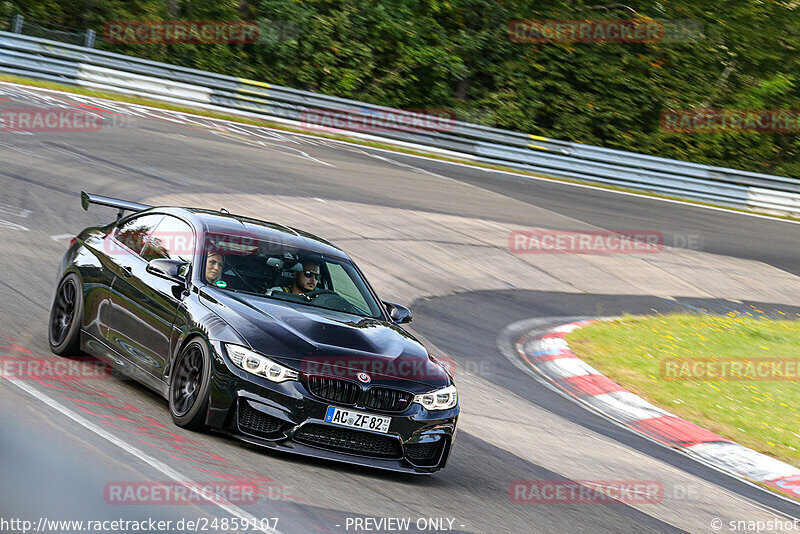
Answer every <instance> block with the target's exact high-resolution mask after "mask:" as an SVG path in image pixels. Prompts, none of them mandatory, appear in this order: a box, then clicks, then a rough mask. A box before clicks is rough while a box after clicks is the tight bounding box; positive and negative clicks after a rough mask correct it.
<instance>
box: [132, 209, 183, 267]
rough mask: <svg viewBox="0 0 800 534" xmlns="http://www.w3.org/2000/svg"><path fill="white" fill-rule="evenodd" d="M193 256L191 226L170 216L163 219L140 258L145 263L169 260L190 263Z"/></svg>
mask: <svg viewBox="0 0 800 534" xmlns="http://www.w3.org/2000/svg"><path fill="white" fill-rule="evenodd" d="M193 256H194V234H193V233H192V228H191V226H189V225H188V224H186V223H185V222H183V221H182V220H180V219H178V218H177V217H172V216H171V215H166V216H165V217H164V220H162V221H161V223H160V224H159V225H158V227H157V228H156V229H155V231H154V232H153V233H152V235H150V236H149V238H148V240H147V243H146V244H145V246H144V250H143V251H142V257H144V259H146V260H147V261H150V260H154V259H157V258H169V259H172V260H183V261H185V262H191V261H192V257H193Z"/></svg>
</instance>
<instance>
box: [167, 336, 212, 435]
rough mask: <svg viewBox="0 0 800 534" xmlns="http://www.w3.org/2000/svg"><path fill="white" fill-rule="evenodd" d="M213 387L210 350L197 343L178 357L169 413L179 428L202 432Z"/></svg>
mask: <svg viewBox="0 0 800 534" xmlns="http://www.w3.org/2000/svg"><path fill="white" fill-rule="evenodd" d="M210 383H211V358H210V357H209V354H208V347H207V346H206V344H205V343H204V342H203V341H202V340H201V339H199V338H198V339H194V340H192V341H190V342H189V343H188V344H187V345H186V346H185V347H184V348H183V350H181V353H180V354H179V355H178V359H177V360H176V361H175V367H174V369H173V372H172V380H171V381H170V385H169V411H170V413H171V415H172V421H173V422H174V423H175V424H176V425H178V426H180V427H183V428H188V429H190V430H202V429H203V427H204V426H205V416H206V411H207V409H208V390H209V385H210Z"/></svg>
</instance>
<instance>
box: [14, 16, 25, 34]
mask: <svg viewBox="0 0 800 534" xmlns="http://www.w3.org/2000/svg"><path fill="white" fill-rule="evenodd" d="M24 21H25V18H24V17H23V16H22V15H20V14H19V13H17V14H16V15H14V22H13V23H12V28H11V31H12V32H14V33H22V23H23V22H24Z"/></svg>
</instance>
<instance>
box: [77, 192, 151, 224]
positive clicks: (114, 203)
mask: <svg viewBox="0 0 800 534" xmlns="http://www.w3.org/2000/svg"><path fill="white" fill-rule="evenodd" d="M89 204H97V205H98V206H109V207H111V208H117V209H119V212H118V213H117V220H119V219H120V218H121V217H122V215H123V213H124V212H126V211H144V210H149V209H150V208H152V207H153V206H148V205H147V204H139V203H138V202H129V201H127V200H120V199H118V198H111V197H103V196H100V195H93V194H91V193H87V192H86V191H81V206H83V209H84V210H88V209H89Z"/></svg>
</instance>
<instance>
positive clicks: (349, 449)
mask: <svg viewBox="0 0 800 534" xmlns="http://www.w3.org/2000/svg"><path fill="white" fill-rule="evenodd" d="M214 352H215V354H214V358H213V361H214V370H213V371H214V372H213V373H212V377H211V390H210V399H209V410H208V415H207V418H206V424H207V425H208V426H209V427H211V428H212V429H215V430H218V431H221V432H224V433H226V434H229V435H232V436H234V437H236V438H238V439H240V440H242V441H246V442H248V443H252V444H257V445H262V446H265V447H269V448H273V449H278V450H282V451H286V452H291V453H295V454H301V455H305V456H313V457H316V458H324V459H329V460H335V461H340V462H346V463H350V464H356V465H363V466H369V467H374V468H379V469H388V470H392V471H402V472H408V473H417V474H430V473H433V472H435V471H437V470H439V469H441V468H443V467H444V466H445V464H446V462H447V458H448V456H449V454H450V450H451V449H452V445H453V439H454V437H455V433H456V423H457V421H458V413H459V406H458V405H456V406H455V407H454V408H452V409H450V410H443V411H433V412H429V411H427V410H425V409H424V408H423V407H422V406H420V405H418V404H411V405H410V407H409V408H408V409H406V410H405V411H403V412H400V413H388V412H381V411H375V410H369V409H366V408H363V407H360V406H350V405H341V404H337V403H335V402H331V401H328V400H324V399H321V398H318V397H316V396H314V395H313V394H312V393H311V392H310V391H308V390H307V389H306V387H305V385H304V381H302V380H301V381H287V382H282V383H278V384H276V383H274V382H270V381H269V380H266V379H264V378H261V377H258V376H254V375H251V374H249V373H246V372H245V371H243V370H241V369H239V368H237V367H235V366H234V365H233V364H232V363H230V362H229V361H228V360H227V358H226V357H225V356H223V355H221V354H220V353H221V352H222V351H221V350H220V349H219V348H218V347H215V351H214ZM329 406H341V407H343V408H345V409H355V410H359V411H362V412H369V413H374V414H379V415H384V416H390V417H391V418H392V421H391V424H390V426H389V431H388V433H379V432H372V431H369V430H357V429H351V428H349V427H343V426H340V425H335V424H331V423H328V422H326V421H325V413H326V411H327V409H328V407H329Z"/></svg>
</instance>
